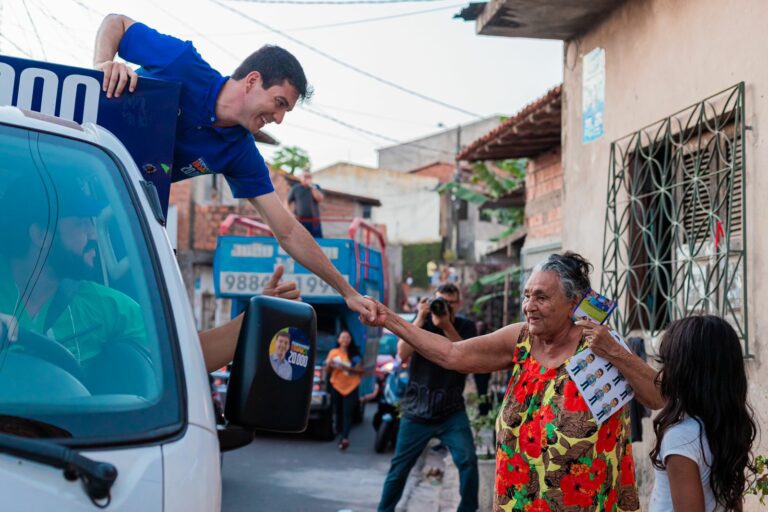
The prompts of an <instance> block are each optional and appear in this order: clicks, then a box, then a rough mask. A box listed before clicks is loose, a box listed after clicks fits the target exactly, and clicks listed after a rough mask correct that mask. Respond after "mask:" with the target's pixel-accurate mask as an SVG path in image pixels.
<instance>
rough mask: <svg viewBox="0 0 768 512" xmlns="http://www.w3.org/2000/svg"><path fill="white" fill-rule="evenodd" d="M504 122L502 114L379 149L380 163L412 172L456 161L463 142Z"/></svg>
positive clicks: (381, 165)
mask: <svg viewBox="0 0 768 512" xmlns="http://www.w3.org/2000/svg"><path fill="white" fill-rule="evenodd" d="M499 123H500V116H493V117H489V118H487V119H482V120H480V121H477V122H474V123H469V124H466V125H463V126H462V127H461V133H458V132H459V130H458V128H452V129H449V130H444V131H442V132H439V133H435V134H434V135H429V136H427V137H422V138H420V139H416V140H413V141H410V142H405V143H403V144H398V145H397V146H390V147H388V148H382V149H379V150H378V153H379V161H378V166H379V167H380V168H382V169H392V170H393V171H400V172H408V171H412V170H414V169H417V168H419V167H423V166H425V165H427V164H430V163H433V162H435V161H444V162H453V161H454V160H455V159H456V153H457V151H458V149H459V148H460V147H461V146H465V145H466V144H469V143H470V142H472V141H474V140H475V139H478V138H480V137H481V136H483V135H485V134H486V133H488V132H489V131H491V130H492V129H494V128H496V127H497V126H498V125H499Z"/></svg>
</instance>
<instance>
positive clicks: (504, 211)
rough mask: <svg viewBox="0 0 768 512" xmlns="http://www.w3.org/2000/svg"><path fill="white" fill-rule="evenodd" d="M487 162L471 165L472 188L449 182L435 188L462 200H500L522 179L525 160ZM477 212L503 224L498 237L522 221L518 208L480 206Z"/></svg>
mask: <svg viewBox="0 0 768 512" xmlns="http://www.w3.org/2000/svg"><path fill="white" fill-rule="evenodd" d="M491 165H492V166H491ZM491 165H489V164H486V163H485V162H476V163H474V164H473V165H472V177H471V178H470V182H471V184H473V185H475V186H474V187H471V186H468V185H467V184H465V183H457V182H453V181H452V182H448V183H445V184H443V185H441V186H440V188H439V189H438V191H439V192H440V193H442V194H444V193H451V194H454V195H455V196H456V197H458V198H459V199H461V200H462V201H467V202H470V203H473V204H478V205H482V204H485V203H487V202H489V201H496V200H498V199H501V198H502V197H504V196H506V195H508V194H510V193H512V192H513V191H514V190H516V189H517V188H519V187H520V186H522V185H523V183H524V182H525V165H526V160H525V159H509V160H499V161H496V162H493V164H491ZM494 168H495V169H496V170H498V171H499V172H497V171H496V170H495V169H494ZM480 215H481V217H482V218H484V219H487V220H490V219H493V220H496V221H497V222H498V223H500V224H503V225H506V226H507V229H506V230H505V231H504V232H503V233H502V234H501V235H500V237H501V238H503V237H505V236H507V235H509V234H511V233H512V232H513V231H514V230H516V229H517V228H518V227H520V226H522V224H523V221H524V210H523V208H522V207H510V208H482V209H481V210H480Z"/></svg>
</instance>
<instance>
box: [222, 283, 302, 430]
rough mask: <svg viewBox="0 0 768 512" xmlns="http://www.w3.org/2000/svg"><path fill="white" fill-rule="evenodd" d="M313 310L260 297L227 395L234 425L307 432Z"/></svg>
mask: <svg viewBox="0 0 768 512" xmlns="http://www.w3.org/2000/svg"><path fill="white" fill-rule="evenodd" d="M316 338H317V318H316V316H315V310H314V309H312V306H310V305H308V304H305V303H303V302H297V301H293V300H285V299H277V298H274V297H265V296H256V297H253V298H251V300H250V302H249V304H248V307H247V308H246V310H245V317H244V318H243V326H242V328H241V330H240V337H239V339H238V342H237V349H236V351H235V359H234V360H233V362H232V372H231V374H230V378H229V387H228V389H227V403H226V406H225V409H224V415H225V416H226V418H227V420H228V421H229V423H230V424H231V425H235V426H239V427H244V428H247V429H261V430H271V431H275V432H303V431H304V430H305V429H306V428H307V421H308V419H309V407H310V403H311V399H312V381H313V378H314V367H315V346H316Z"/></svg>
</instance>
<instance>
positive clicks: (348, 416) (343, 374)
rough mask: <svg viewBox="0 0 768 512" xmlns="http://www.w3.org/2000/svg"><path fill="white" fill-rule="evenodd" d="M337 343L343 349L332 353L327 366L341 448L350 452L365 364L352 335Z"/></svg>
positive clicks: (344, 333) (342, 334)
mask: <svg viewBox="0 0 768 512" xmlns="http://www.w3.org/2000/svg"><path fill="white" fill-rule="evenodd" d="M337 341H338V344H339V346H338V347H337V348H334V349H333V350H331V351H330V352H328V357H327V358H326V359H325V366H326V368H328V369H329V370H330V372H331V404H332V406H333V410H334V411H335V414H336V428H337V429H338V430H339V433H340V434H341V442H340V443H339V448H340V449H341V450H346V449H347V447H348V446H349V430H350V428H351V426H352V412H353V411H354V408H355V407H357V406H358V393H357V389H358V388H359V387H360V376H361V375H362V374H363V361H362V358H361V357H360V350H358V348H357V345H355V343H354V342H353V341H352V335H351V334H349V331H346V330H344V331H341V332H340V333H339V338H338V340H337Z"/></svg>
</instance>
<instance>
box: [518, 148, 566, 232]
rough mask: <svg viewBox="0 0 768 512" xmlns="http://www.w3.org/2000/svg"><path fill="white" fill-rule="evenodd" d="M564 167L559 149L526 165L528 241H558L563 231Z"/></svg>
mask: <svg viewBox="0 0 768 512" xmlns="http://www.w3.org/2000/svg"><path fill="white" fill-rule="evenodd" d="M562 201H563V167H562V163H561V152H560V149H557V150H553V151H551V152H548V153H545V154H543V155H540V156H538V157H536V158H534V159H532V160H530V161H529V162H528V168H527V169H526V175H525V223H526V226H527V228H528V238H529V239H534V240H535V239H545V238H560V237H561V235H562V230H563V220H562Z"/></svg>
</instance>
